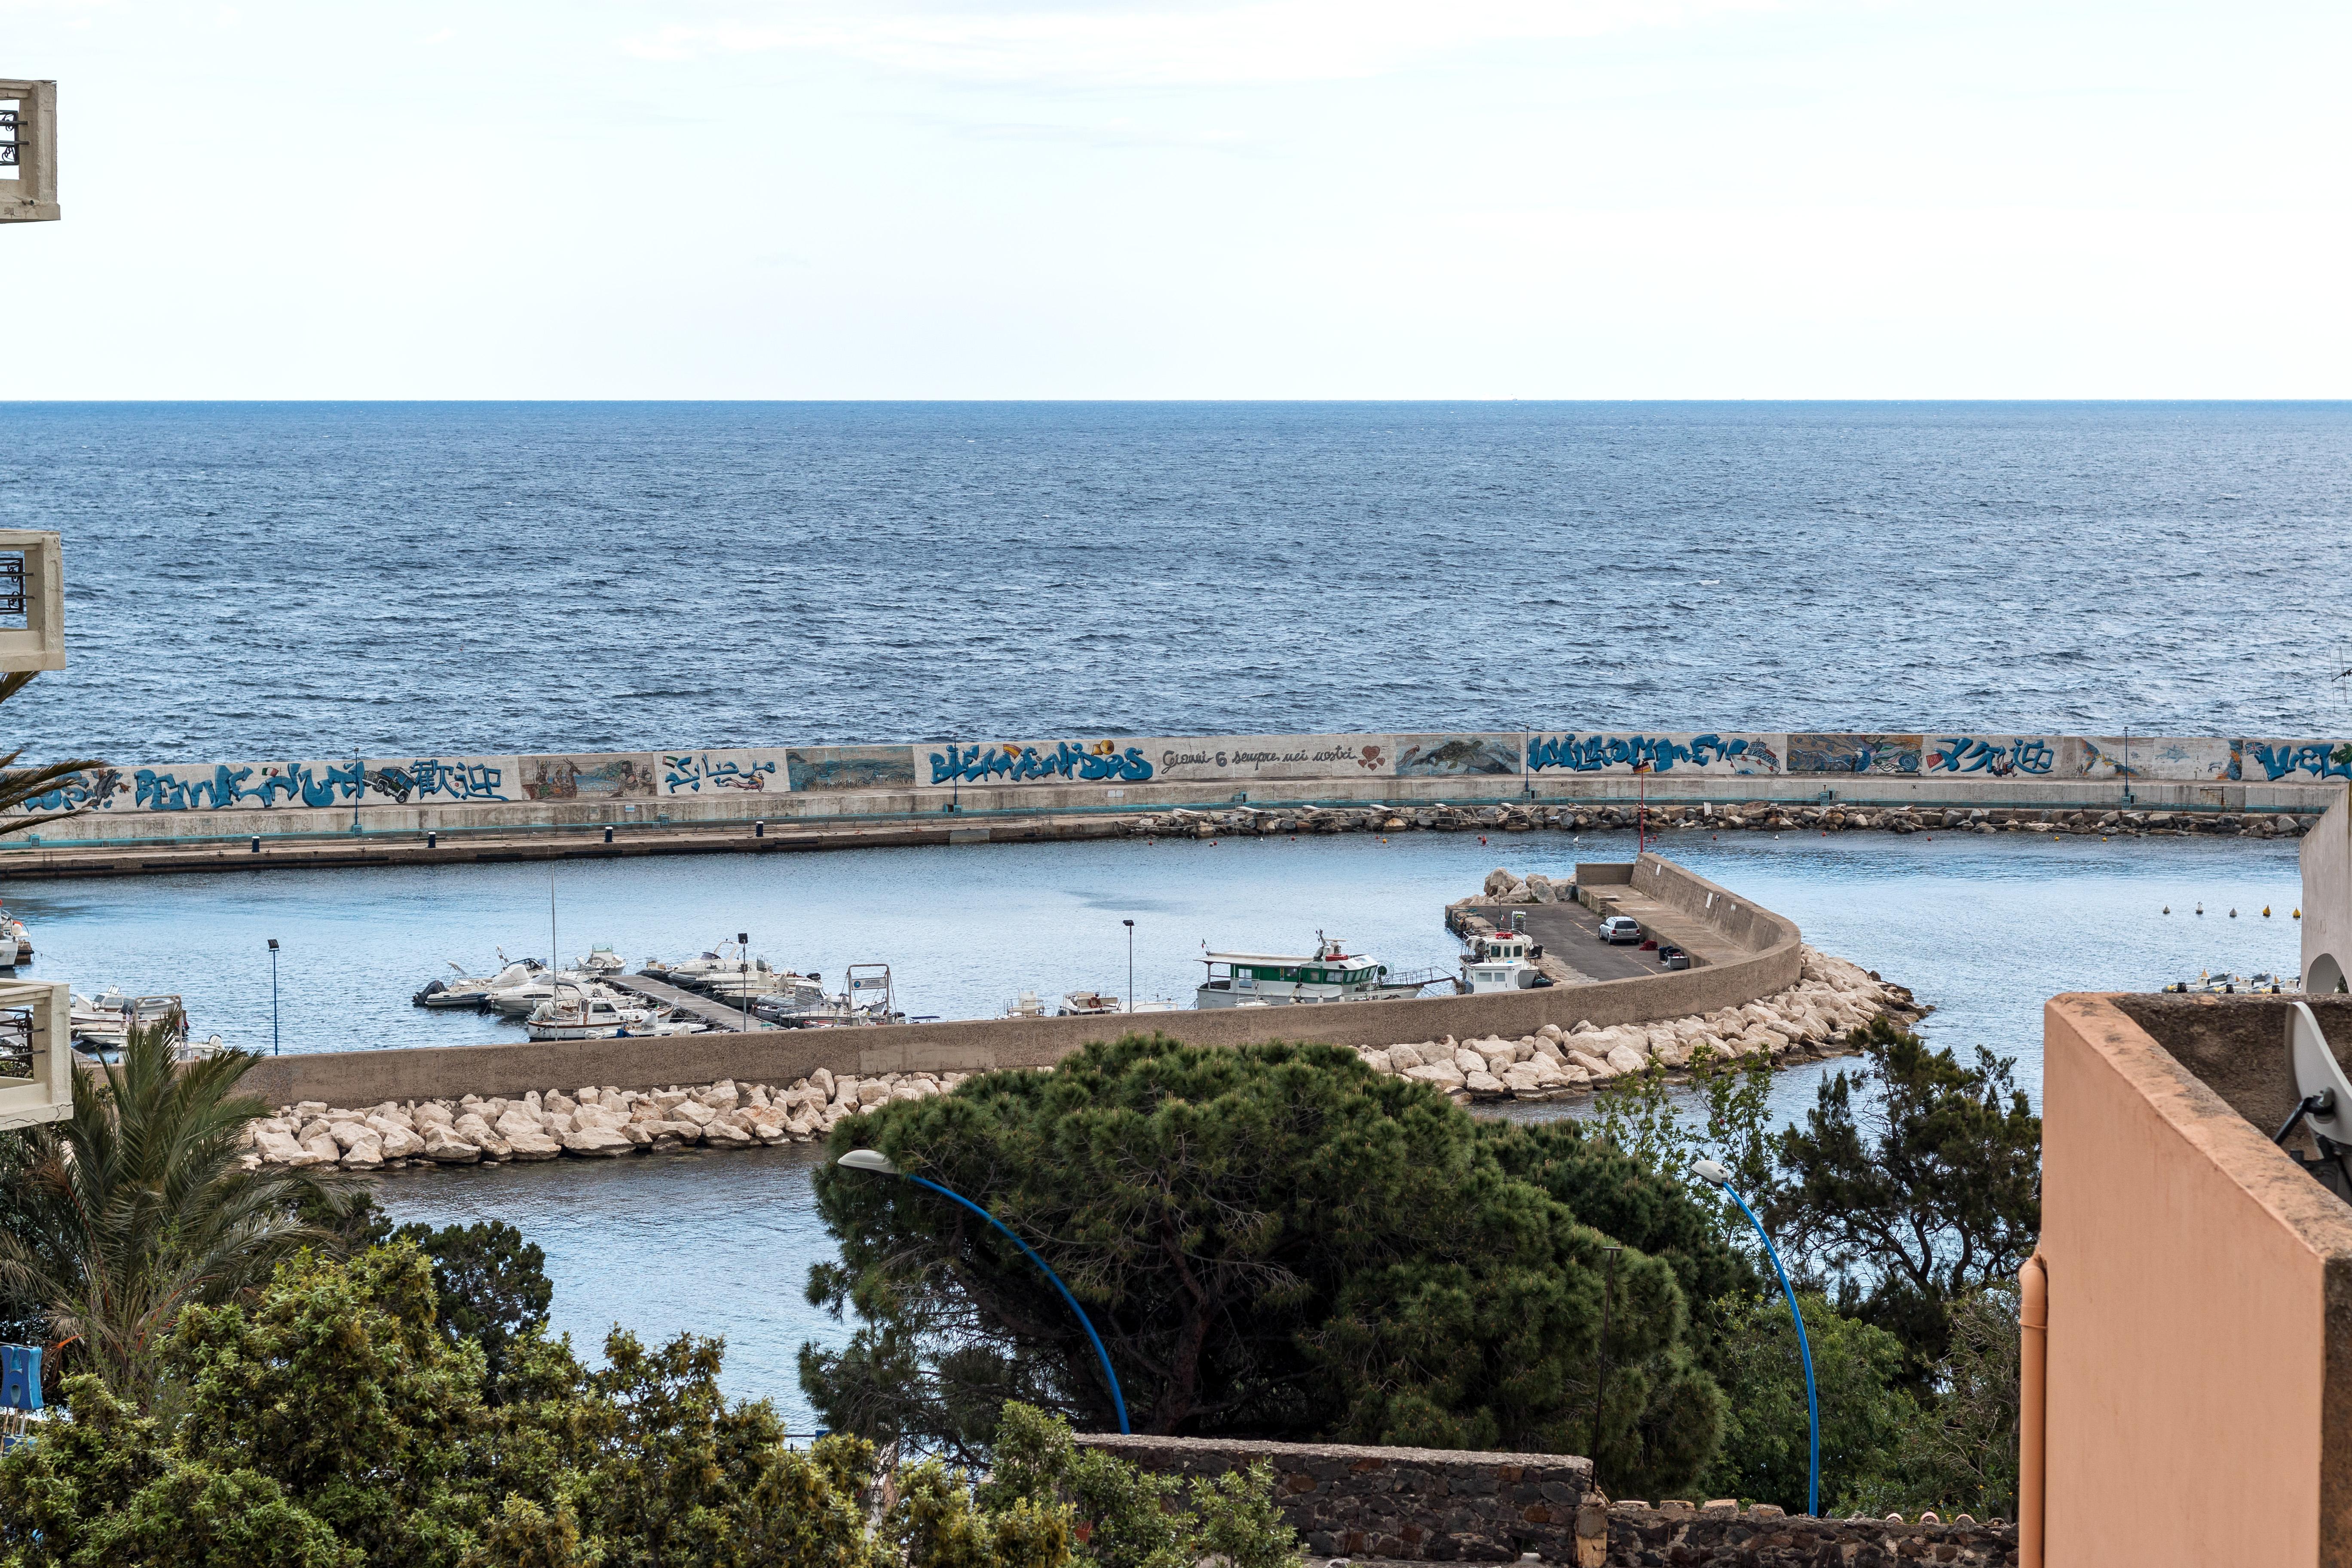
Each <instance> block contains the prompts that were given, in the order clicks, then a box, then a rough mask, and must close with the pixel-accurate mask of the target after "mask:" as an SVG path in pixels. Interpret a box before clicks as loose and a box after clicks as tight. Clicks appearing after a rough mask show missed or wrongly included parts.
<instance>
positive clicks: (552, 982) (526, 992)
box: [482, 966, 610, 1018]
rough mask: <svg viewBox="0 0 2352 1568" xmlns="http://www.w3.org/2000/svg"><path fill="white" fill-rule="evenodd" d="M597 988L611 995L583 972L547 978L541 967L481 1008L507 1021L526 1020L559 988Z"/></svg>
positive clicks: (502, 989) (487, 999) (504, 988)
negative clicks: (532, 1011) (567, 986)
mask: <svg viewBox="0 0 2352 1568" xmlns="http://www.w3.org/2000/svg"><path fill="white" fill-rule="evenodd" d="M566 984H570V985H591V984H593V985H596V986H597V987H598V988H599V989H600V990H604V991H605V992H606V993H607V994H610V988H609V987H606V986H604V984H603V983H602V982H600V981H598V980H597V978H596V977H595V976H594V975H593V974H590V973H587V972H586V971H584V970H579V969H566V970H562V971H559V972H558V973H554V974H550V973H547V970H546V969H545V967H544V966H542V967H541V968H540V969H539V971H538V972H537V973H532V974H530V975H526V976H525V977H524V978H523V981H522V983H521V984H517V985H506V986H501V987H499V989H498V990H496V991H493V992H491V993H490V994H488V995H487V996H485V997H483V998H482V1005H483V1006H484V1007H485V1008H487V1009H488V1010H489V1011H490V1012H493V1013H497V1014H499V1015H501V1016H505V1017H509V1018H526V1017H529V1016H530V1010H531V1009H532V1008H534V1007H536V1006H538V1005H540V1004H541V1002H545V1001H547V1000H549V999H550V998H551V997H552V996H553V995H554V994H555V988H556V987H557V986H558V985H566Z"/></svg>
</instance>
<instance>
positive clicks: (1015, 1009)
mask: <svg viewBox="0 0 2352 1568" xmlns="http://www.w3.org/2000/svg"><path fill="white" fill-rule="evenodd" d="M1004 1016H1006V1017H1008V1018H1042V1017H1044V1016H1045V1003H1043V1002H1041V1001H1039V1000H1038V999H1037V993H1035V992H1034V991H1024V992H1023V993H1021V994H1020V995H1018V996H1015V997H1014V998H1013V1000H1012V1001H1010V1002H1007V1003H1006V1004H1005V1005H1004Z"/></svg>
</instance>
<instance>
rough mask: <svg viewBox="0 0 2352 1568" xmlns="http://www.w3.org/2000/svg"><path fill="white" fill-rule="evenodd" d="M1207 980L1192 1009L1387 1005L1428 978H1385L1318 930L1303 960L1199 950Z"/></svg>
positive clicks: (1383, 968) (1383, 967)
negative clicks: (1332, 1003)
mask: <svg viewBox="0 0 2352 1568" xmlns="http://www.w3.org/2000/svg"><path fill="white" fill-rule="evenodd" d="M1201 962H1202V963H1205V964H1207V965H1208V966H1209V973H1208V977H1207V978H1206V979H1205V980H1203V981H1202V983H1201V987H1200V989H1199V991H1197V992H1196V993H1194V996H1193V1003H1192V1005H1194V1006H1195V1007H1246V1006H1250V1005H1273V1006H1282V1005H1292V1004H1298V1003H1310V1002H1393V1001H1401V1000H1402V999H1404V998H1405V997H1408V996H1418V995H1419V994H1421V992H1422V989H1423V987H1424V986H1426V985H1427V984H1430V979H1431V977H1429V976H1423V977H1420V978H1413V977H1411V976H1408V977H1406V978H1404V979H1402V980H1396V981H1391V979H1390V978H1389V966H1388V965H1387V964H1385V963H1374V962H1373V961H1372V960H1371V959H1370V958H1368V957H1366V956H1365V955H1364V954H1362V953H1351V952H1348V951H1347V950H1346V949H1345V948H1344V947H1342V946H1341V945H1340V944H1339V942H1336V941H1333V940H1330V939H1328V938H1327V937H1325V936H1324V935H1323V933H1322V932H1321V931H1317V932H1316V933H1315V951H1314V952H1313V953H1312V954H1309V955H1307V956H1305V957H1297V956H1294V955H1291V954H1287V953H1273V952H1204V953H1202V955H1201Z"/></svg>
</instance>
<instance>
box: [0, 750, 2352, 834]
mask: <svg viewBox="0 0 2352 1568" xmlns="http://www.w3.org/2000/svg"><path fill="white" fill-rule="evenodd" d="M1522 769H1525V770H1526V772H1527V773H1528V774H1530V775H1532V776H1541V777H1546V778H1551V779H1559V778H1561V777H1564V776H1576V775H1585V774H1598V775H1603V776H1612V775H1622V774H1628V773H1633V772H1635V771H1637V770H1640V771H1643V772H1651V773H1662V774H1676V775H1687V774H1698V775H1711V776H1738V775H1748V776H1765V777H1772V776H1788V777H1801V776H1821V777H1824V778H1830V779H1834V778H1837V777H1840V776H1843V777H1847V778H1852V777H1853V776H1854V775H1856V774H1866V775H1878V776H1900V777H1907V778H1916V779H1918V780H1920V781H1921V782H1923V783H1927V784H1933V783H1934V782H1936V781H1939V780H1959V781H1972V780H1984V779H2046V780H2069V781H2074V780H2095V781H2115V780H2130V781H2142V780H2144V781H2148V782H2151V783H2156V782H2166V783H2190V784H2322V783H2334V782H2337V781H2352V742H2347V741H2344V740H2340V739H2337V740H2328V739H2320V738H2313V737H2292V736H2290V737H2277V738H2247V737H2238V738H2231V737H2219V736H2189V737H2178V736H2175V737H2167V736H2160V735H2159V736H2147V735H2128V736H2124V735H2117V736H2109V735H2096V736H2076V735H2053V734H2040V735H2013V734H2012V735H1994V734H1955V733H1937V732H1936V731H1920V732H1917V733H1911V732H1907V731H1906V732H1899V733H1898V732H1891V731H1890V732H1885V733H1861V732H1855V733H1801V734H1788V735H1766V734H1754V733H1747V732H1741V733H1731V732H1727V731H1696V732H1691V733H1684V732H1680V731H1676V732H1673V733H1664V734H1652V733H1645V732H1633V731H1625V732H1619V731H1606V730H1596V731H1587V730H1560V731H1549V730H1547V731H1533V732H1530V733H1528V734H1526V735H1524V736H1522V735H1520V734H1516V733H1501V734H1489V733H1465V734H1433V735H1431V734H1424V735H1229V736H1223V737H1212V736H1195V737H1183V736H1178V737H1165V738H1157V739H1152V738H1141V737H1121V738H1116V739H1096V740H1060V741H1034V742H1030V741H1021V742H976V743H972V744H965V743H963V742H946V743H943V744H930V745H891V746H801V747H776V748H713V749H701V750H679V751H672V752H600V753H571V754H545V755H537V756H457V757H452V756H422V757H418V756H409V757H367V758H358V757H331V758H324V759H313V760H307V761H304V760H296V761H269V762H246V763H150V764H144V765H139V764H130V763H124V764H119V765H115V766H110V767H103V768H91V769H88V770H86V771H84V772H82V773H75V774H73V775H71V776H69V777H68V778H65V779H63V780H60V781H58V783H57V784H55V785H54V786H52V787H51V788H50V789H48V790H47V791H45V792H43V793H42V794H40V795H36V796H34V797H32V798H31V799H30V800H27V801H26V802H25V803H24V804H23V805H21V806H19V807H17V808H16V810H17V811H18V812H19V813H20V814H36V815H48V814H51V813H57V812H83V811H89V812H101V813H104V814H106V815H108V816H131V815H141V814H156V815H163V816H185V815H188V814H191V813H215V812H236V813H244V812H273V811H300V810H341V811H352V810H354V809H358V810H362V811H364V810H368V809H378V810H389V809H393V808H397V807H408V808H412V809H414V808H416V807H423V806H466V805H509V804H517V803H524V802H549V803H555V802H574V803H579V802H588V803H596V802H603V801H635V800H645V799H695V798H700V799H704V800H711V799H740V798H741V797H742V796H743V795H747V794H761V795H769V794H784V793H788V792H794V791H845V790H910V789H939V790H942V791H944V790H945V789H946V788H948V787H949V786H950V785H952V786H955V787H958V788H967V789H969V788H984V787H992V786H995V787H1006V786H1019V785H1038V784H1104V785H1110V786H1121V785H1127V784H1152V783H1162V784H1187V783H1198V784H1226V783H1232V784H1244V785H1245V784H1248V783H1249V782H1250V781H1252V780H1282V779H1296V780H1300V781H1306V782H1314V781H1336V780H1346V779H1368V778H1370V779H1377V778H1402V779H1448V778H1461V779H1475V778H1496V779H1500V778H1506V777H1511V776H1514V775H1517V773H1520V771H1521V770H1522Z"/></svg>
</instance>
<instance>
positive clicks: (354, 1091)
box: [246, 855, 1803, 1106]
mask: <svg viewBox="0 0 2352 1568" xmlns="http://www.w3.org/2000/svg"><path fill="white" fill-rule="evenodd" d="M1641 864H1642V866H1643V870H1642V871H1641V873H1640V875H1641V879H1642V884H1643V890H1644V891H1645V892H1649V893H1651V894H1652V895H1653V896H1654V897H1658V898H1661V899H1664V900H1669V901H1673V902H1675V903H1676V904H1677V906H1678V907H1681V908H1685V909H1693V908H1696V909H1697V910H1699V912H1701V913H1702V914H1703V915H1705V916H1706V918H1708V919H1709V920H1713V919H1715V917H1716V915H1717V912H1718V911H1720V913H1721V915H1722V918H1723V919H1724V920H1725V921H1729V922H1731V928H1732V929H1730V930H1728V931H1727V935H1728V936H1730V937H1732V938H1733V940H1734V941H1735V942H1737V943H1738V944H1739V945H1740V946H1741V947H1742V948H1743V949H1745V955H1744V956H1742V957H1740V958H1738V959H1736V960H1734V961H1733V962H1730V963H1710V964H1706V965H1703V966H1701V967H1697V968H1693V969H1685V970H1671V971H1666V972H1664V973H1658V974H1650V975H1643V976H1640V977H1637V978H1634V979H1631V980H1609V981H1602V982H1601V983H1599V984H1592V985H1573V986H1558V987H1553V988H1549V989H1546V990H1538V991H1512V992H1496V993H1492V994H1486V995H1483V996H1435V997H1431V998H1428V999H1426V1000H1421V1001H1410V1002H1367V1003H1359V1004H1350V1005H1334V1006H1318V1007H1280V1008H1271V1007H1234V1008H1220V1009H1215V1010H1213V1011H1207V1012H1200V1011H1192V1010H1186V1011H1181V1012H1176V1013H1154V1014H1150V1015H1145V1016H1139V1017H1138V1018H1136V1019H1135V1020H1134V1021H1133V1023H1134V1026H1136V1027H1139V1028H1148V1029H1156V1030H1160V1031H1161V1032H1163V1033H1166V1034H1169V1035H1172V1036H1174V1037H1176V1038H1178V1039H1181V1040H1183V1041H1185V1042H1187V1043H1188V1044H1192V1045H1200V1046H1241V1045H1249V1044H1253V1043H1255V1042H1257V1041H1261V1040H1299V1041H1309V1042H1318V1043H1323V1044H1328V1045H1339V1046H1370V1047H1383V1046H1392V1045H1396V1044H1399V1043H1401V1042H1408V1041H1415V1040H1429V1039H1435V1038H1438V1037H1443V1036H1447V1035H1451V1036H1453V1037H1455V1038H1457V1039H1474V1038H1482V1037H1503V1038H1507V1039H1517V1038H1519V1037H1521V1036H1525V1035H1532V1034H1536V1033H1538V1031H1540V1030H1541V1029H1542V1028H1543V1026H1545V1025H1547V1024H1549V1025H1554V1026H1557V1027H1559V1028H1560V1029H1563V1030H1565V1029H1569V1028H1571V1027H1573V1026H1575V1025H1577V1024H1578V1023H1580V1022H1587V1021H1589V1022H1591V1023H1592V1024H1594V1025H1597V1026H1600V1027H1601V1028H1609V1027H1612V1026H1616V1025H1620V1024H1639V1023H1649V1022H1653V1021H1655V1020H1658V1019H1663V1018H1679V1017H1686V1016H1692V1015H1695V1014H1705V1013H1712V1012H1716V1011H1717V1010H1718V1009H1721V1008H1724V1007H1736V1006H1739V1005H1743V1004H1745V1003H1748V1002H1752V1001H1754V1000H1756V999H1757V998H1759V997H1761V996H1769V995H1771V994H1775V993H1777V992H1780V991H1785V990H1787V989H1788V988H1789V987H1790V986H1792V985H1794V984H1797V982H1798V980H1799V979H1800V978H1801V969H1802V963H1803V955H1802V945H1803V944H1802V942H1801V937H1800V935H1799V932H1798V931H1797V927H1796V924H1795V922H1793V921H1789V920H1786V919H1783V918H1782V917H1780V916H1779V915H1775V914H1771V913H1770V912H1769V911H1766V910H1758V909H1757V908H1756V907H1755V906H1754V905H1753V904H1751V903H1749V902H1748V900H1746V899H1739V898H1734V897H1733V896H1732V895H1731V894H1730V893H1729V892H1728V891H1727V889H1721V888H1718V887H1717V886H1716V885H1715V884H1714V883H1712V882H1710V881H1708V880H1706V879H1705V878H1703V877H1700V876H1697V875H1696V874H1695V873H1693V872H1691V871H1689V870H1687V869H1685V868H1683V867H1681V866H1678V865H1675V863H1674V862H1672V861H1669V860H1665V859H1662V858H1659V857H1657V856H1654V855H1645V856H1643V858H1642V862H1641ZM1710 895H1712V896H1713V897H1714V904H1713V906H1712V908H1710V907H1708V906H1707V904H1706V900H1707V899H1708V897H1709V896H1710ZM1735 907H1737V908H1738V913H1737V914H1734V913H1733V912H1732V910H1734V908H1735ZM1126 1026H1127V1021H1126V1020H1123V1019H1117V1018H1104V1017H1076V1018H983V1019H971V1020H965V1021H961V1022H941V1023H931V1024H898V1025H891V1026H885V1027H878V1028H860V1029H765V1030H754V1031H750V1032H746V1033H741V1034H723V1033H722V1034H708V1035H675V1036H667V1037H660V1038H656V1039H625V1040H562V1041H544V1042H536V1041H534V1042H505V1043H500V1044H498V1045H484V1046H435V1047H418V1048H414V1049H407V1050H381V1051H319V1052H305V1053H303V1054H300V1055H298V1056H278V1057H269V1058H265V1059H264V1060H262V1061H261V1062H260V1063H259V1064H258V1065H257V1066H256V1067H255V1068H254V1069H253V1071H252V1072H251V1073H250V1074H249V1075H248V1076H247V1079H246V1084H247V1089H248V1091H249V1092H251V1093H254V1094H257V1095H259V1096H261V1098H262V1099H263V1100H267V1101H268V1103H269V1104H271V1105H294V1104H299V1103H301V1102H303V1101H306V1100H308V1101H317V1102H320V1103H323V1104H327V1105H339V1106H358V1105H374V1104H378V1103H380V1102H382V1101H383V1100H434V1099H445V1098H456V1097H457V1096H460V1095H467V1094H475V1095H480V1096H482V1097H484V1098H485V1099H487V1098H488V1097H490V1096H492V1095H505V1096H515V1095H520V1094H521V1093H523V1092H524V1091H525V1090H528V1089H545V1088H546V1087H547V1086H548V1085H550V1084H558V1085H581V1084H600V1085H602V1084H609V1085H612V1086H614V1087H616V1088H620V1089H655V1088H662V1087H667V1086H668V1085H671V1084H701V1083H711V1082H715V1081H717V1080H719V1079H735V1080H736V1081H738V1082H745V1083H791V1082H793V1081H794V1080H795V1079H803V1078H806V1077H808V1076H809V1075H810V1074H811V1073H813V1072H814V1071H815V1070H816V1069H817V1068H827V1069H829V1070H831V1071H833V1072H835V1073H854V1074H856V1076H858V1077H860V1078H868V1077H879V1076H880V1075H882V1074H884V1073H893V1072H899V1073H904V1072H933V1073H940V1072H982V1071H987V1070H989V1069H991V1068H1013V1067H1051V1066H1052V1065H1053V1064H1054V1063H1055V1062H1057V1061H1059V1060H1061V1059H1062V1058H1064V1057H1066V1056H1067V1055H1069V1054H1070V1053H1071V1052H1073V1051H1075V1050H1077V1049H1078V1048H1079V1047H1082V1046H1084V1045H1085V1044H1086V1043H1087V1041H1089V1040H1099V1039H1103V1038H1106V1037H1109V1036H1111V1035H1113V1034H1116V1033H1119V1032H1122V1031H1123V1029H1124V1028H1125V1027H1126Z"/></svg>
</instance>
